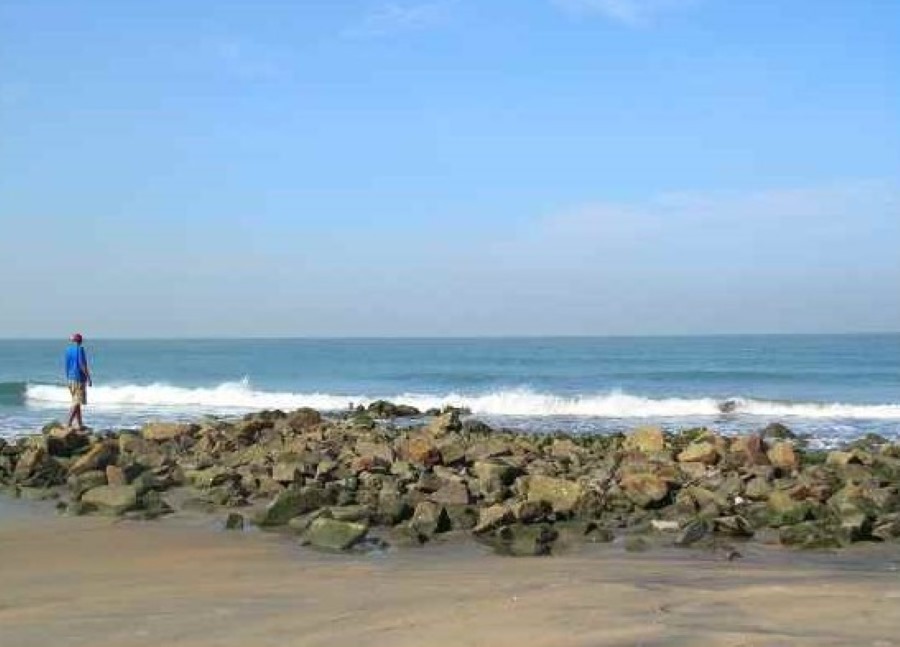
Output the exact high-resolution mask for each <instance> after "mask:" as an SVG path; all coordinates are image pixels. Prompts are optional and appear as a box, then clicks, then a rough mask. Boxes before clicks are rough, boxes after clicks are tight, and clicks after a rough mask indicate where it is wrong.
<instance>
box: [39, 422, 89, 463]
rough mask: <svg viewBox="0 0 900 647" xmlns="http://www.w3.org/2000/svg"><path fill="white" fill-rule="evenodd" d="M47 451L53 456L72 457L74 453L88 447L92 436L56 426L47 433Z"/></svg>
mask: <svg viewBox="0 0 900 647" xmlns="http://www.w3.org/2000/svg"><path fill="white" fill-rule="evenodd" d="M45 433H46V436H47V451H49V452H50V455H51V456H64V457H67V456H71V455H72V454H73V453H75V452H77V451H79V450H81V449H83V448H85V447H87V445H88V444H89V443H90V436H88V434H86V433H84V432H82V431H76V430H75V429H69V428H68V427H62V426H56V427H52V428H50V429H49V430H47V431H46V432H45Z"/></svg>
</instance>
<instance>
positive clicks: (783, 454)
mask: <svg viewBox="0 0 900 647" xmlns="http://www.w3.org/2000/svg"><path fill="white" fill-rule="evenodd" d="M766 456H767V457H768V458H769V462H770V463H772V465H773V466H774V467H777V468H779V469H781V470H784V471H786V472H793V471H794V470H796V469H797V468H798V467H800V460H799V459H798V458H797V453H796V452H795V451H794V446H793V445H792V444H791V443H789V442H785V441H779V442H776V443H773V444H772V446H771V447H770V448H769V451H768V452H766Z"/></svg>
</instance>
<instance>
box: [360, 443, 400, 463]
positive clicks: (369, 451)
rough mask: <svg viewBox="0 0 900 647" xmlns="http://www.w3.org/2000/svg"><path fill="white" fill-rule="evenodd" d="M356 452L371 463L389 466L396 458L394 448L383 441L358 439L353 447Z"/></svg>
mask: <svg viewBox="0 0 900 647" xmlns="http://www.w3.org/2000/svg"><path fill="white" fill-rule="evenodd" d="M354 449H355V451H356V454H357V455H358V456H359V457H361V458H366V459H369V460H370V462H371V464H372V465H382V466H385V467H387V466H389V465H391V463H393V462H394V459H395V458H396V456H395V454H394V449H393V448H392V447H391V446H390V445H388V444H387V443H383V442H375V441H371V440H358V441H356V447H355V448H354Z"/></svg>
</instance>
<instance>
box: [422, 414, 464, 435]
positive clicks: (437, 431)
mask: <svg viewBox="0 0 900 647" xmlns="http://www.w3.org/2000/svg"><path fill="white" fill-rule="evenodd" d="M460 429H462V424H461V423H460V421H459V411H458V410H456V409H451V410H450V411H447V412H445V413H442V414H441V415H440V416H438V417H437V418H435V419H434V420H432V421H431V422H430V423H428V433H430V434H432V435H433V436H444V435H446V434H448V433H451V432H454V431H459V430H460Z"/></svg>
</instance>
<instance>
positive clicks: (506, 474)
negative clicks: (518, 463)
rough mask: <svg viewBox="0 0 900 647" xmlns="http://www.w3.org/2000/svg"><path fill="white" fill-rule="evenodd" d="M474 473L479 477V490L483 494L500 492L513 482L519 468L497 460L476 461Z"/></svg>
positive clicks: (473, 466)
mask: <svg viewBox="0 0 900 647" xmlns="http://www.w3.org/2000/svg"><path fill="white" fill-rule="evenodd" d="M472 473H473V474H474V475H475V477H476V478H477V479H478V490H479V492H481V494H482V495H486V494H490V493H493V492H499V491H501V490H502V489H503V488H505V487H507V486H509V485H511V484H512V482H513V481H514V480H515V478H516V476H517V475H518V470H517V469H516V468H514V467H512V466H511V465H508V464H506V463H501V462H497V461H475V463H474V464H473V465H472Z"/></svg>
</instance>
